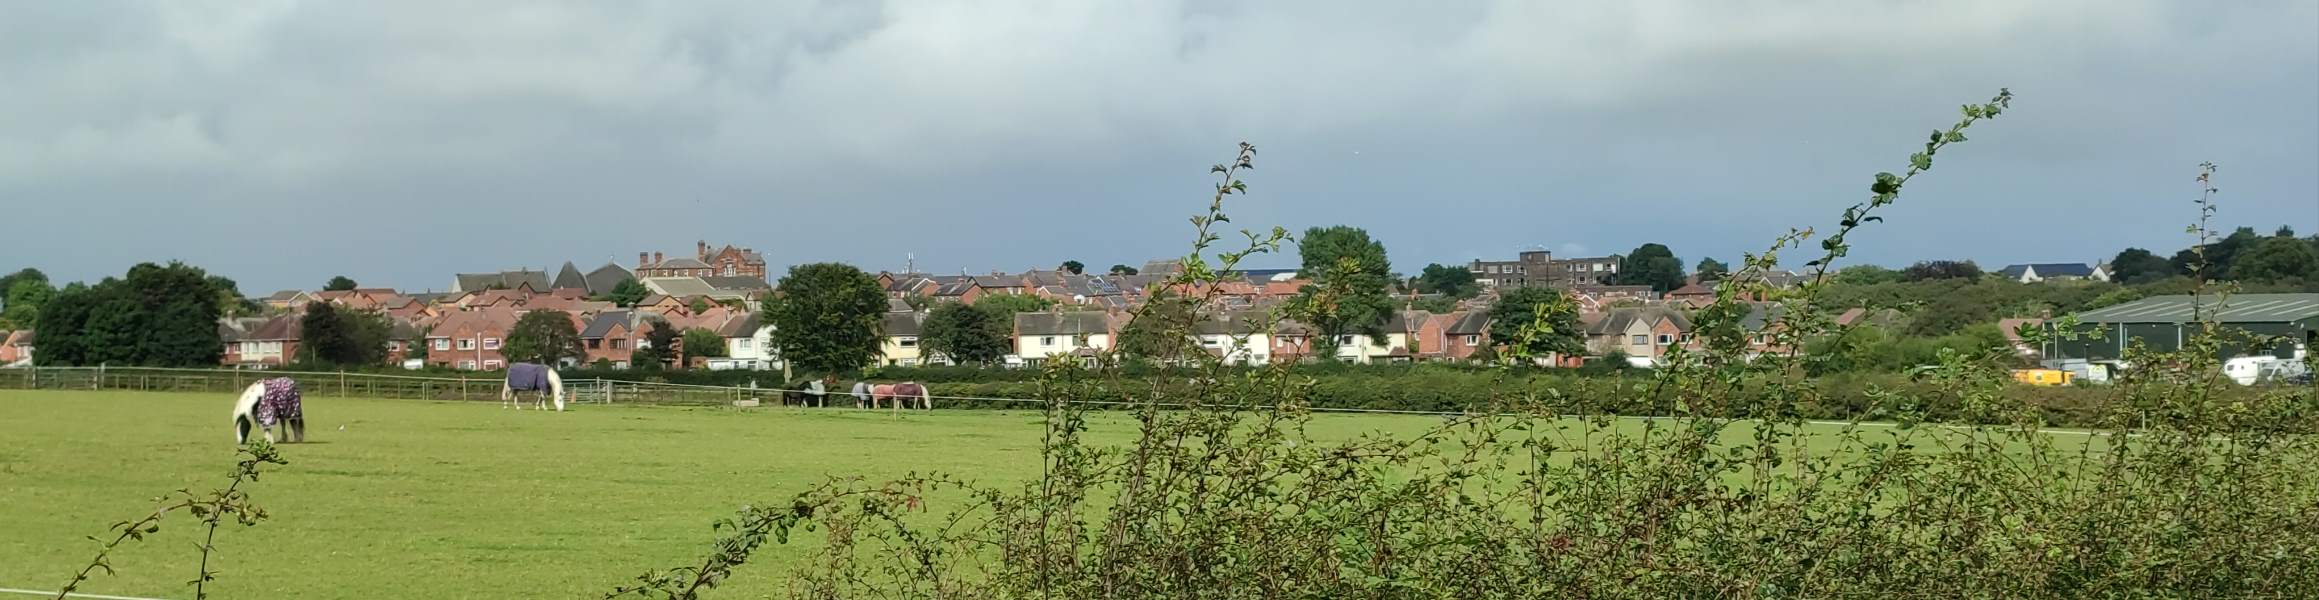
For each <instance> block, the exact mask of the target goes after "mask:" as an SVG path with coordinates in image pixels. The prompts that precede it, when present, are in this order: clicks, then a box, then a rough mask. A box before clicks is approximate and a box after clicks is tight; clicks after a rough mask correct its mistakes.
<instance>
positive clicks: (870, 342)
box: [764, 263, 886, 374]
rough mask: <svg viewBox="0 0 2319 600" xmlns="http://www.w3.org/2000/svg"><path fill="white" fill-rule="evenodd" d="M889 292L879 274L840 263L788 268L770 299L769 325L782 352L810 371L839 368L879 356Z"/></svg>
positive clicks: (866, 363)
mask: <svg viewBox="0 0 2319 600" xmlns="http://www.w3.org/2000/svg"><path fill="white" fill-rule="evenodd" d="M885 315H886V291H885V288H884V287H882V286H879V285H878V279H877V278H876V277H871V276H870V275H869V274H868V273H863V272H862V270H861V269H857V268H854V267H853V266H851V265H844V264H839V263H813V264H806V265H798V266H794V267H790V268H789V274H788V275H785V276H782V278H781V282H780V284H779V285H778V287H777V293H775V294H774V295H773V296H772V297H771V298H769V299H767V301H766V302H765V315H764V316H765V324H767V325H772V326H773V343H774V345H775V347H776V348H778V349H779V350H780V351H781V357H782V358H783V359H785V360H788V361H789V362H790V363H791V364H794V365H797V366H798V367H800V368H803V369H804V370H805V371H806V372H809V373H825V374H828V373H840V372H845V371H852V370H855V369H860V368H862V367H867V366H870V364H872V363H873V362H874V361H876V360H877V357H878V342H879V341H880V340H879V332H878V329H879V327H880V326H882V325H883V324H884V319H885Z"/></svg>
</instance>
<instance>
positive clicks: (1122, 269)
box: [1111, 265, 1141, 275]
mask: <svg viewBox="0 0 2319 600" xmlns="http://www.w3.org/2000/svg"><path fill="white" fill-rule="evenodd" d="M1140 272H1141V271H1137V270H1136V268H1135V267H1130V266H1127V265H1111V274H1113V275H1134V274H1136V273H1140Z"/></svg>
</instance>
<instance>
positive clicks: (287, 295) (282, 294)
mask: <svg viewBox="0 0 2319 600" xmlns="http://www.w3.org/2000/svg"><path fill="white" fill-rule="evenodd" d="M303 293H305V292H301V291H298V290H282V291H279V292H274V294H273V295H271V296H266V301H268V302H289V301H290V299H292V298H297V297H298V295H299V294H303Z"/></svg>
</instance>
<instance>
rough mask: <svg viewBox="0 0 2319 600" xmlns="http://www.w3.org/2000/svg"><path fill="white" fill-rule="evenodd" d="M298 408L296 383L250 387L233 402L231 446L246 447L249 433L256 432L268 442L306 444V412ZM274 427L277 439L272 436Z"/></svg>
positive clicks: (278, 380) (275, 382)
mask: <svg viewBox="0 0 2319 600" xmlns="http://www.w3.org/2000/svg"><path fill="white" fill-rule="evenodd" d="M301 404H303V400H302V399H301V398H300V397H299V393H298V382H296V381H293V380H291V379H290V378H288V377H275V378H271V379H263V380H259V381H258V382H257V383H252V384H250V387H248V388H245V389H243V390H242V397H241V399H239V400H236V401H234V415H233V424H234V443H235V444H247V443H249V442H250V430H251V429H257V430H258V432H259V434H260V435H262V436H264V437H265V440H266V441H268V442H275V441H293V440H295V441H300V442H303V441H306V411H305V407H303V406H301ZM277 426H278V427H279V428H280V430H281V437H280V438H279V439H277V438H276V437H275V435H274V432H275V429H276V427H277Z"/></svg>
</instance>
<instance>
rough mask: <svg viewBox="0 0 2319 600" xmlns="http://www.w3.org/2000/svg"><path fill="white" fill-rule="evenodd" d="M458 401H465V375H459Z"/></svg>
mask: <svg viewBox="0 0 2319 600" xmlns="http://www.w3.org/2000/svg"><path fill="white" fill-rule="evenodd" d="M459 401H460V402H466V401H467V374H465V373H461V374H459Z"/></svg>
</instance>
